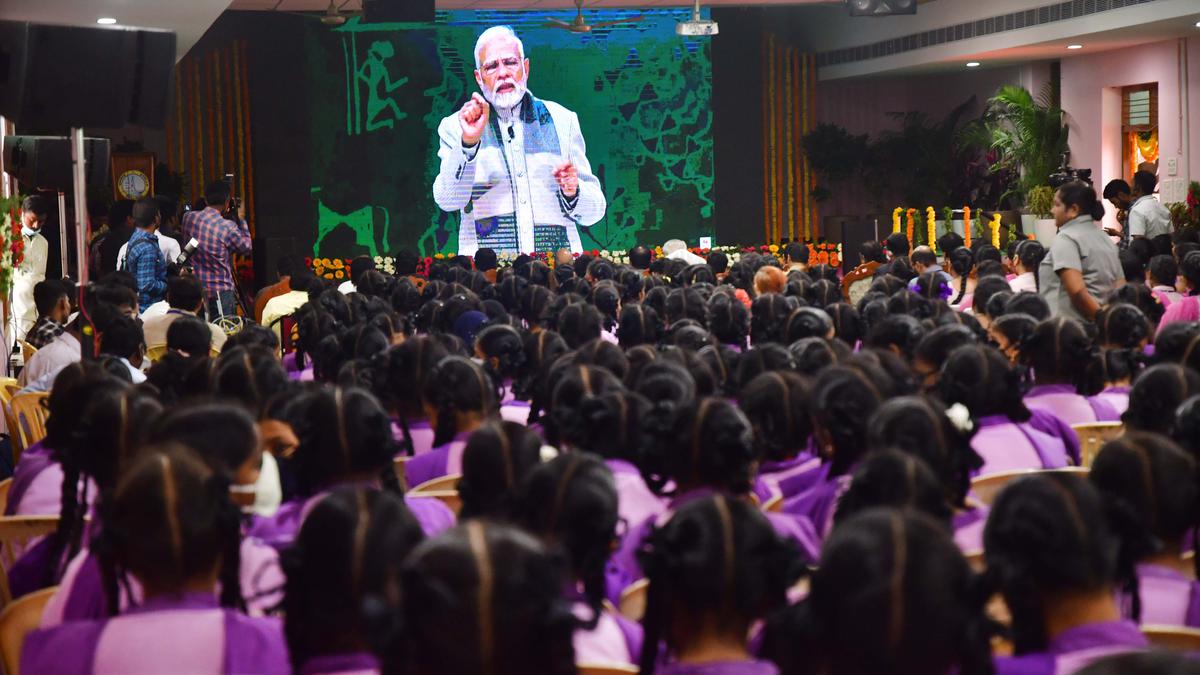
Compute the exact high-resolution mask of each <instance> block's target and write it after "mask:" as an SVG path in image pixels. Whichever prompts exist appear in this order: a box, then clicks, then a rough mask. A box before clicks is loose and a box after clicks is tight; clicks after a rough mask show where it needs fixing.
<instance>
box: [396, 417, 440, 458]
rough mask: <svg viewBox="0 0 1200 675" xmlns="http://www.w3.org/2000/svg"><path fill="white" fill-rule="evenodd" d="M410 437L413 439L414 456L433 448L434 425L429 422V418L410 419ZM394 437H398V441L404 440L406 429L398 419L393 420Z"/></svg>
mask: <svg viewBox="0 0 1200 675" xmlns="http://www.w3.org/2000/svg"><path fill="white" fill-rule="evenodd" d="M408 437H409V438H410V439H411V440H412V446H413V456H414V457H416V456H417V455H423V454H425V453H427V452H429V451H430V450H432V449H433V427H432V426H431V425H430V424H429V420H409V422H408ZM392 438H394V439H396V442H398V443H403V442H404V429H403V427H401V426H400V423H399V422H397V421H396V420H392ZM401 454H403V451H401Z"/></svg>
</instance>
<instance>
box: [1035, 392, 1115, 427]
mask: <svg viewBox="0 0 1200 675" xmlns="http://www.w3.org/2000/svg"><path fill="white" fill-rule="evenodd" d="M1025 405H1026V407H1028V408H1030V409H1033V408H1037V409H1039V410H1045V411H1046V412H1048V413H1051V414H1052V415H1054V416H1055V417H1058V418H1059V419H1061V420H1062V421H1063V422H1066V423H1067V424H1091V423H1092V422H1119V421H1121V413H1119V412H1117V411H1116V410H1115V409H1114V408H1113V407H1112V405H1111V404H1109V403H1108V401H1106V400H1104V399H1102V398H1098V397H1096V396H1083V395H1081V394H1079V393H1078V392H1077V391H1076V389H1075V387H1074V386H1072V385H1069V384H1043V385H1038V386H1036V387H1033V388H1032V389H1030V390H1029V392H1028V393H1026V394H1025Z"/></svg>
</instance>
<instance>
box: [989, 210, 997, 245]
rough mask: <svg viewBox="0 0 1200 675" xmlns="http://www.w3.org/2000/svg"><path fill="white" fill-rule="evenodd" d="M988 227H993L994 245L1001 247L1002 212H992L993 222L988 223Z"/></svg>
mask: <svg viewBox="0 0 1200 675" xmlns="http://www.w3.org/2000/svg"><path fill="white" fill-rule="evenodd" d="M988 227H990V228H992V246H995V247H996V248H1000V214H999V213H993V214H992V222H990V223H988Z"/></svg>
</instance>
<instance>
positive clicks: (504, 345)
mask: <svg viewBox="0 0 1200 675" xmlns="http://www.w3.org/2000/svg"><path fill="white" fill-rule="evenodd" d="M474 349H475V354H474V356H475V358H477V359H481V360H482V361H483V368H484V370H486V371H487V373H488V375H491V376H492V380H493V381H494V382H495V383H496V386H498V387H499V388H500V391H501V397H500V414H501V416H503V417H504V419H507V420H511V421H513V422H521V423H524V422H525V421H526V420H528V419H529V403H528V402H527V401H519V400H518V399H517V397H516V394H515V393H514V392H513V382H514V380H515V379H516V378H517V377H518V375H519V374H520V373H521V368H522V366H524V365H525V334H524V332H523V331H521V330H519V329H517V328H514V327H512V326H509V325H506V324H497V325H494V326H488V327H487V328H484V329H483V330H481V331H479V334H478V335H477V336H476V337H475V347H474Z"/></svg>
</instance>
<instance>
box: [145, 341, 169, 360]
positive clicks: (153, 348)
mask: <svg viewBox="0 0 1200 675" xmlns="http://www.w3.org/2000/svg"><path fill="white" fill-rule="evenodd" d="M166 355H167V345H166V343H164V344H161V345H148V346H147V347H146V358H148V359H150V362H151V363H158V362H159V361H161V360H162V357H164V356H166Z"/></svg>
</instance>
